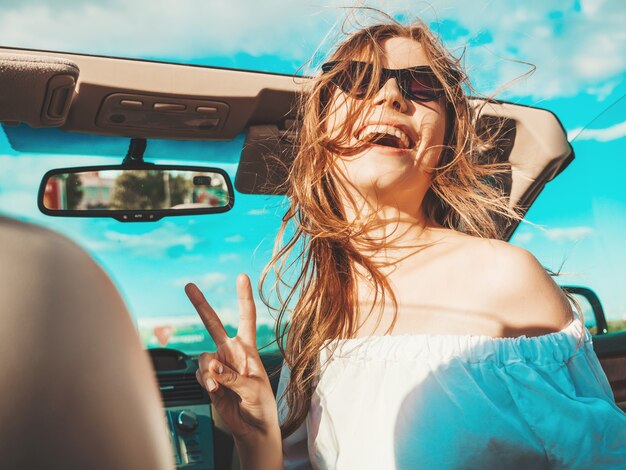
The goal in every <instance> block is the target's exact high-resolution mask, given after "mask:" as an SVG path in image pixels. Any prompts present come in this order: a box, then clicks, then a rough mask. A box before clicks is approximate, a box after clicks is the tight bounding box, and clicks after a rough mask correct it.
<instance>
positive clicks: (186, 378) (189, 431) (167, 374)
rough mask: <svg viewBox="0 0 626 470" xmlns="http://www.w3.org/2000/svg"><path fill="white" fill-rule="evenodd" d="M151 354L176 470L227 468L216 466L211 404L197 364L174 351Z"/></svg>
mask: <svg viewBox="0 0 626 470" xmlns="http://www.w3.org/2000/svg"><path fill="white" fill-rule="evenodd" d="M148 352H149V354H150V358H151V359H152V364H153V366H154V369H155V371H156V375H157V380H158V384H159V389H160V391H161V399H162V400H163V405H164V411H165V417H166V421H167V426H168V428H169V436H170V442H171V445H172V449H173V451H174V457H175V461H176V468H184V469H189V470H216V469H218V468H224V467H217V466H216V462H215V460H216V459H215V442H214V435H213V429H214V426H213V416H212V411H211V402H210V399H209V396H208V393H206V391H205V390H204V388H202V387H201V386H200V384H198V381H197V380H196V375H195V372H196V369H197V368H198V364H197V361H196V360H195V359H194V358H192V357H191V356H188V355H187V354H185V353H183V352H181V351H177V350H175V349H165V348H157V349H149V350H148ZM230 453H231V455H232V448H231V449H230ZM228 468H230V466H229V467H228Z"/></svg>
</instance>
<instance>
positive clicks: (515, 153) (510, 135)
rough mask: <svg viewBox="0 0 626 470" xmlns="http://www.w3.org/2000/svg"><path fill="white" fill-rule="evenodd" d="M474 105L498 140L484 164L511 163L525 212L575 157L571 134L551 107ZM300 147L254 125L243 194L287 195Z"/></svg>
mask: <svg viewBox="0 0 626 470" xmlns="http://www.w3.org/2000/svg"><path fill="white" fill-rule="evenodd" d="M471 104H472V106H473V107H474V109H475V112H476V116H477V118H476V126H477V129H478V132H479V133H490V134H491V135H492V136H493V138H494V143H495V146H494V147H493V148H490V149H485V150H484V151H483V155H482V158H483V161H484V162H485V163H486V162H506V161H509V162H510V163H511V166H512V172H511V174H510V175H509V176H507V177H505V178H506V179H505V180H500V181H499V182H498V183H499V185H500V186H501V187H503V188H504V190H505V191H506V192H507V194H509V196H510V199H509V201H510V203H509V204H510V206H511V207H517V208H519V209H520V210H521V212H522V213H525V212H526V210H527V208H528V207H529V206H530V204H532V202H533V201H534V200H535V198H536V197H537V196H538V195H539V193H540V192H541V190H542V189H543V187H544V186H545V184H546V183H547V182H548V181H550V180H551V179H553V178H554V177H555V176H556V175H558V174H559V173H560V172H561V171H563V169H565V167H567V165H568V164H569V163H570V162H571V161H572V159H573V158H574V151H573V149H572V146H571V145H570V143H569V142H568V140H567V134H566V132H565V130H564V129H563V126H562V125H561V123H560V121H559V120H558V118H557V117H556V116H555V115H554V114H553V113H551V112H550V111H547V110H545V109H540V108H532V107H528V106H522V105H517V104H512V103H506V102H500V101H489V102H485V101H484V100H480V99H472V100H471ZM288 127H293V126H288ZM295 148H296V134H295V132H294V131H293V129H291V128H287V129H280V128H279V127H278V126H275V125H258V126H251V127H250V128H249V131H248V135H247V138H246V143H245V145H244V148H243V151H242V154H241V160H240V163H239V168H238V171H237V175H236V178H235V188H236V189H237V191H239V192H241V193H246V194H285V191H286V188H285V186H284V183H285V181H286V179H287V175H288V172H289V167H290V166H291V162H292V161H293V157H294V153H295ZM515 227H516V224H514V225H512V226H508V227H507V228H503V231H504V233H503V235H504V237H503V238H505V239H508V237H509V236H510V234H511V233H512V232H513V230H514V229H515Z"/></svg>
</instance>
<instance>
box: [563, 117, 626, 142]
mask: <svg viewBox="0 0 626 470" xmlns="http://www.w3.org/2000/svg"><path fill="white" fill-rule="evenodd" d="M624 136H626V121H624V122H620V123H617V124H615V125H613V126H610V127H607V128H604V129H582V128H577V129H572V130H571V131H568V132H567V139H568V140H570V141H571V140H574V139H576V140H578V141H580V140H597V141H599V142H609V141H611V140H617V139H621V138H622V137H624Z"/></svg>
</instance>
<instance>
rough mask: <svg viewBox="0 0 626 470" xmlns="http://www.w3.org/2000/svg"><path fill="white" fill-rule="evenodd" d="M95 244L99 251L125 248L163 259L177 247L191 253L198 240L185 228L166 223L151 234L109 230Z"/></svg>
mask: <svg viewBox="0 0 626 470" xmlns="http://www.w3.org/2000/svg"><path fill="white" fill-rule="evenodd" d="M94 242H95V243H96V244H97V246H98V249H99V250H103V249H107V248H108V249H117V248H119V247H124V249H128V250H131V251H132V252H133V253H134V254H137V255H146V256H153V257H161V256H165V254H166V252H167V250H169V249H171V248H175V247H183V248H184V249H185V251H187V252H190V251H192V250H193V249H194V247H195V245H196V243H197V242H198V239H197V238H195V237H194V236H193V235H190V234H189V233H186V232H185V228H184V227H180V226H177V225H175V224H173V223H165V224H164V225H162V226H161V227H159V228H157V229H155V230H152V231H151V232H147V233H141V234H128V233H120V232H117V231H113V230H108V231H106V232H104V240H102V241H97V240H96V241H94Z"/></svg>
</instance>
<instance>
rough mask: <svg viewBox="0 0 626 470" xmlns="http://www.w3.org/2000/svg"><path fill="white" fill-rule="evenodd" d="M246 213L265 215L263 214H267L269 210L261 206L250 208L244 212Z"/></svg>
mask: <svg viewBox="0 0 626 470" xmlns="http://www.w3.org/2000/svg"><path fill="white" fill-rule="evenodd" d="M246 214H248V215H265V214H269V211H268V210H267V208H266V207H263V208H261V209H251V210H249V211H248V212H246Z"/></svg>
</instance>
